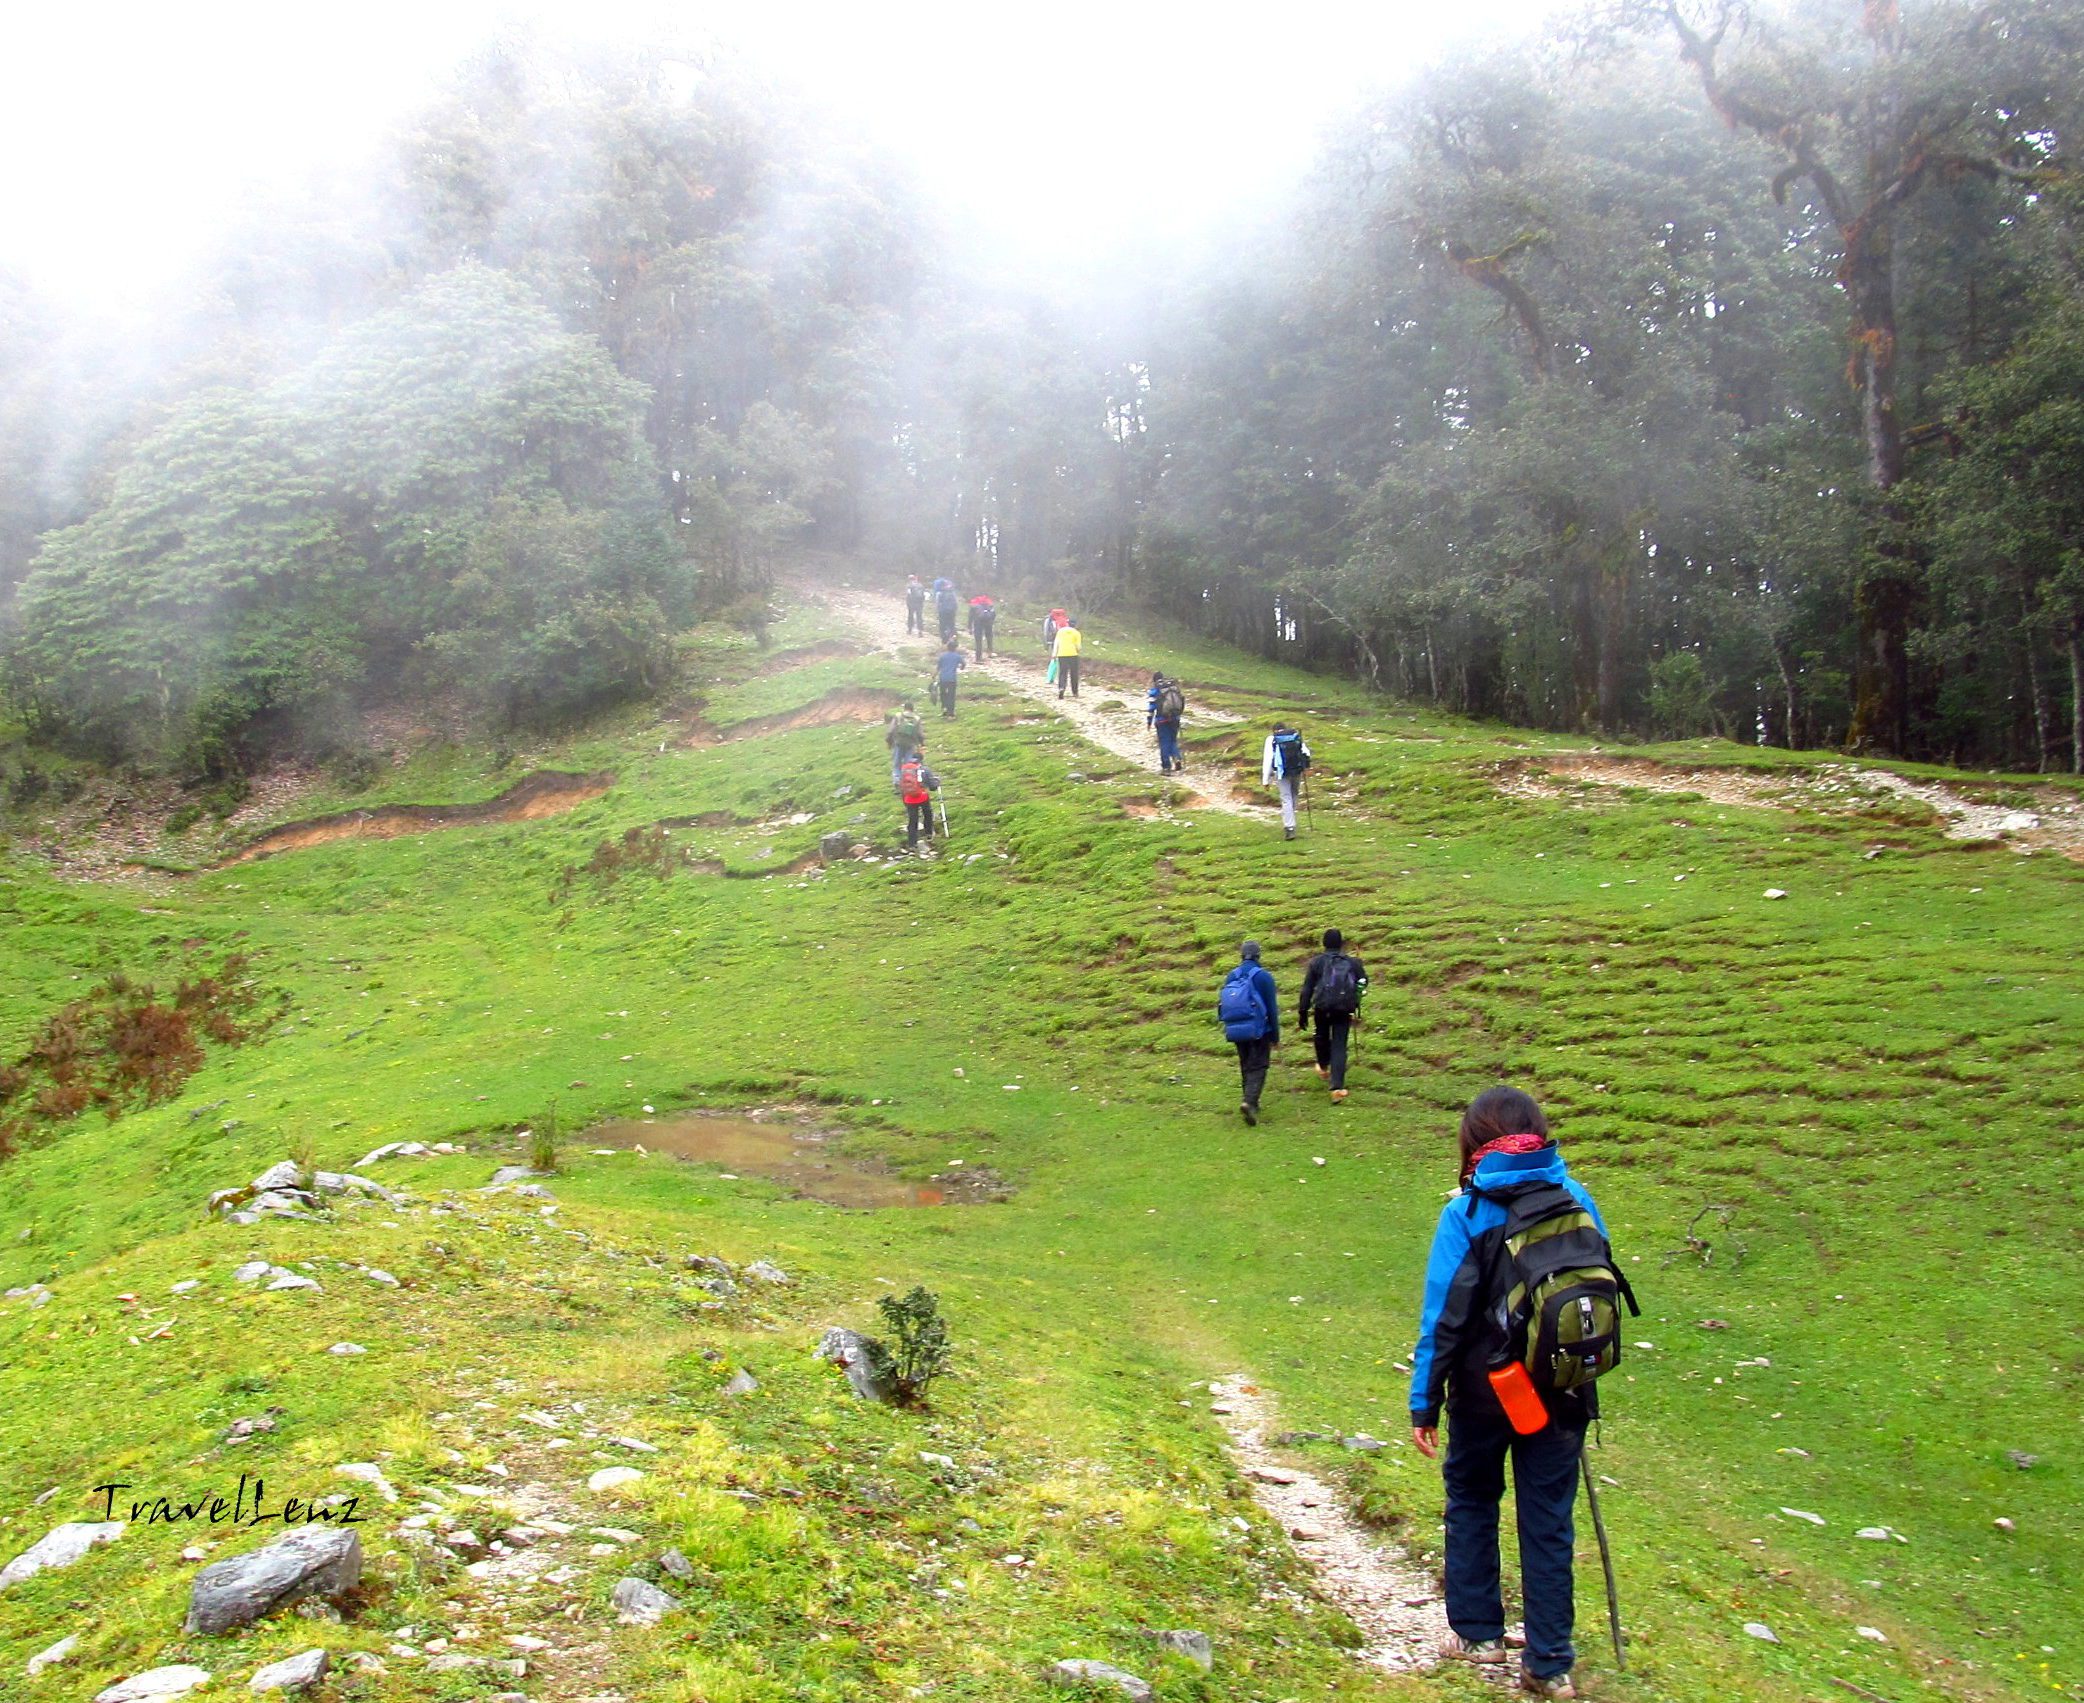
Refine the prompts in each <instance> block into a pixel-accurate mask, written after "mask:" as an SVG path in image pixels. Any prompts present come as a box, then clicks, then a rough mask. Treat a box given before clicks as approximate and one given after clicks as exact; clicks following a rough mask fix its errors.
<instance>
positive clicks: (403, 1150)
mask: <svg viewBox="0 0 2084 1703" xmlns="http://www.w3.org/2000/svg"><path fill="white" fill-rule="evenodd" d="M437 1151H438V1152H458V1151H461V1150H460V1149H456V1148H451V1147H450V1146H449V1144H448V1143H447V1142H443V1143H441V1144H440V1146H439V1148H429V1147H428V1146H427V1145H426V1144H425V1143H424V1142H418V1141H387V1142H385V1143H384V1144H383V1146H381V1147H379V1148H376V1149H375V1150H373V1151H372V1152H368V1153H365V1154H363V1155H362V1156H361V1158H359V1159H357V1160H356V1161H355V1169H356V1170H357V1171H359V1170H360V1169H361V1168H362V1167H363V1166H364V1165H374V1164H375V1163H376V1162H377V1160H379V1159H419V1158H423V1157H425V1155H427V1154H428V1153H430V1152H437Z"/></svg>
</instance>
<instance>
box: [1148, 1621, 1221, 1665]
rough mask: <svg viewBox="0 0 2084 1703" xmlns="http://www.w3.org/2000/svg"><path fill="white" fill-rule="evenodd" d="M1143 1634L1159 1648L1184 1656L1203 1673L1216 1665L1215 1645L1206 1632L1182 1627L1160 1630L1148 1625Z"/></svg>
mask: <svg viewBox="0 0 2084 1703" xmlns="http://www.w3.org/2000/svg"><path fill="white" fill-rule="evenodd" d="M1143 1635H1144V1637H1146V1638H1148V1639H1150V1640H1151V1642H1152V1643H1154V1644H1156V1645H1158V1646H1159V1647H1160V1648H1161V1649H1166V1650H1170V1651H1172V1652H1173V1654H1175V1655H1180V1656H1185V1657H1186V1658H1187V1660H1188V1661H1190V1662H1192V1663H1193V1664H1194V1665H1195V1666H1196V1667H1198V1668H1199V1669H1201V1671H1202V1672H1203V1673H1207V1672H1208V1671H1209V1669H1210V1668H1212V1667H1214V1666H1215V1665H1216V1650H1215V1646H1214V1645H1213V1644H1212V1643H1210V1642H1209V1636H1208V1634H1207V1633H1206V1632H1190V1631H1187V1630H1185V1629H1183V1628H1175V1629H1173V1630H1171V1631H1165V1632H1160V1631H1156V1630H1153V1629H1152V1628H1150V1627H1145V1628H1144V1631H1143Z"/></svg>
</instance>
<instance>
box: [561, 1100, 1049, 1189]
mask: <svg viewBox="0 0 2084 1703" xmlns="http://www.w3.org/2000/svg"><path fill="white" fill-rule="evenodd" d="M839 1140H840V1136H839V1134H838V1132H836V1131H833V1130H826V1129H820V1128H818V1127H817V1126H816V1125H815V1124H813V1123H810V1122H808V1121H805V1120H801V1119H797V1118H794V1117H788V1116H772V1117H746V1116H740V1115H732V1114H726V1113H713V1112H681V1113H677V1114H674V1115H670V1116H666V1117H655V1118H619V1119H617V1120H615V1121H614V1122H612V1123H605V1124H599V1125H596V1126H595V1127H594V1128H593V1129H590V1130H588V1131H587V1132H586V1134H585V1136H584V1137H583V1138H582V1139H581V1142H580V1145H582V1146H587V1147H627V1148H642V1149H643V1150H644V1151H645V1152H647V1153H667V1154H671V1155H672V1156H673V1157H674V1158H676V1159H686V1160H689V1161H691V1162H693V1163H695V1164H698V1165H714V1166H716V1167H718V1168H719V1169H720V1170H722V1171H723V1172H724V1173H725V1175H726V1176H727V1177H761V1178H764V1179H765V1180H767V1181H768V1182H771V1183H779V1184H780V1185H781V1186H782V1187H783V1188H785V1189H787V1190H788V1191H789V1192H790V1193H791V1194H794V1195H798V1196H800V1197H802V1198H803V1199H806V1200H821V1201H824V1202H825V1203H826V1204H827V1205H829V1206H848V1207H857V1208H864V1209H869V1210H874V1209H879V1208H883V1207H891V1206H968V1205H974V1204H975V1203H976V1202H978V1201H985V1200H1003V1199H1004V1198H1005V1197H1006V1194H1007V1193H1008V1190H1007V1189H1006V1188H1005V1186H1004V1185H1003V1184H1002V1183H1001V1182H1000V1181H999V1180H998V1178H997V1177H995V1176H994V1175H993V1174H992V1173H991V1172H990V1171H988V1170H987V1169H985V1168H984V1167H983V1166H981V1165H980V1166H950V1167H949V1168H948V1169H946V1170H944V1171H943V1172H941V1173H940V1174H939V1175H937V1176H935V1177H933V1178H931V1179H929V1180H928V1181H926V1182H915V1181H913V1180H912V1179H911V1178H909V1177H900V1176H896V1175H894V1174H893V1173H891V1172H890V1171H889V1170H887V1169H885V1168H884V1167H883V1166H881V1165H879V1164H878V1163H877V1162H876V1161H875V1160H873V1159H863V1158H854V1157H848V1156H843V1155H841V1154H840V1153H839V1152H838V1151H837V1148H838V1143H839Z"/></svg>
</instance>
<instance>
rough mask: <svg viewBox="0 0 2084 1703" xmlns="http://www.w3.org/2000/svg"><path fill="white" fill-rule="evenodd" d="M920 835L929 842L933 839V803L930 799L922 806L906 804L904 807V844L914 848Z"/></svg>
mask: <svg viewBox="0 0 2084 1703" xmlns="http://www.w3.org/2000/svg"><path fill="white" fill-rule="evenodd" d="M921 834H924V835H925V836H926V837H927V838H928V839H929V840H930V839H932V838H933V801H932V800H931V799H929V800H927V802H926V803H924V804H907V805H906V806H905V844H906V845H908V846H916V845H917V844H918V843H919V836H920V835H921Z"/></svg>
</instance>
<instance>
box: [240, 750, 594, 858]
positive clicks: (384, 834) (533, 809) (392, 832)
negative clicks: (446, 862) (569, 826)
mask: <svg viewBox="0 0 2084 1703" xmlns="http://www.w3.org/2000/svg"><path fill="white" fill-rule="evenodd" d="M614 784H615V775H614V773H613V771H612V770H608V769H601V770H597V771H596V772H595V773H593V774H590V775H574V774H566V773H563V772H560V771H558V770H555V769H545V770H543V771H541V772H539V773H537V774H533V775H530V776H528V777H527V779H525V780H522V781H519V782H517V783H516V784H515V785H513V786H510V787H508V788H507V790H506V791H505V792H503V793H501V794H500V795H499V796H498V797H497V798H488V799H485V800H483V801H481V802H479V803H477V804H384V805H378V806H377V807H376V808H374V809H372V810H344V811H341V812H339V813H338V814H336V815H332V816H314V817H312V818H311V819H310V820H309V821H305V822H288V823H285V824H283V826H281V827H280V828H273V829H270V830H269V831H268V832H267V833H265V834H263V835H261V837H260V838H259V839H257V840H255V841H254V842H253V844H251V845H250V846H248V847H246V849H245V850H244V851H242V852H240V853H239V854H238V855H237V856H236V857H234V858H232V859H231V861H232V862H233V863H252V862H253V861H254V860H255V859H257V858H263V857H274V856H275V855H276V854H277V853H279V852H288V851H303V850H305V849H306V848H307V847H310V846H323V845H330V844H331V843H332V842H333V841H335V840H395V839H398V838H401V837H402V836H404V835H406V834H421V833H425V832H427V831H428V830H429V829H431V828H461V827H466V826H470V825H472V824H476V823H482V822H537V821H541V820H542V819H543V818H544V817H546V816H562V815H563V814H565V812H566V811H569V810H576V809H578V807H579V806H580V805H582V804H584V803H586V802H588V801H589V800H590V799H595V798H599V797H600V796H601V794H602V793H604V792H606V791H607V790H608V788H610V787H611V786H613V785H614Z"/></svg>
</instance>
